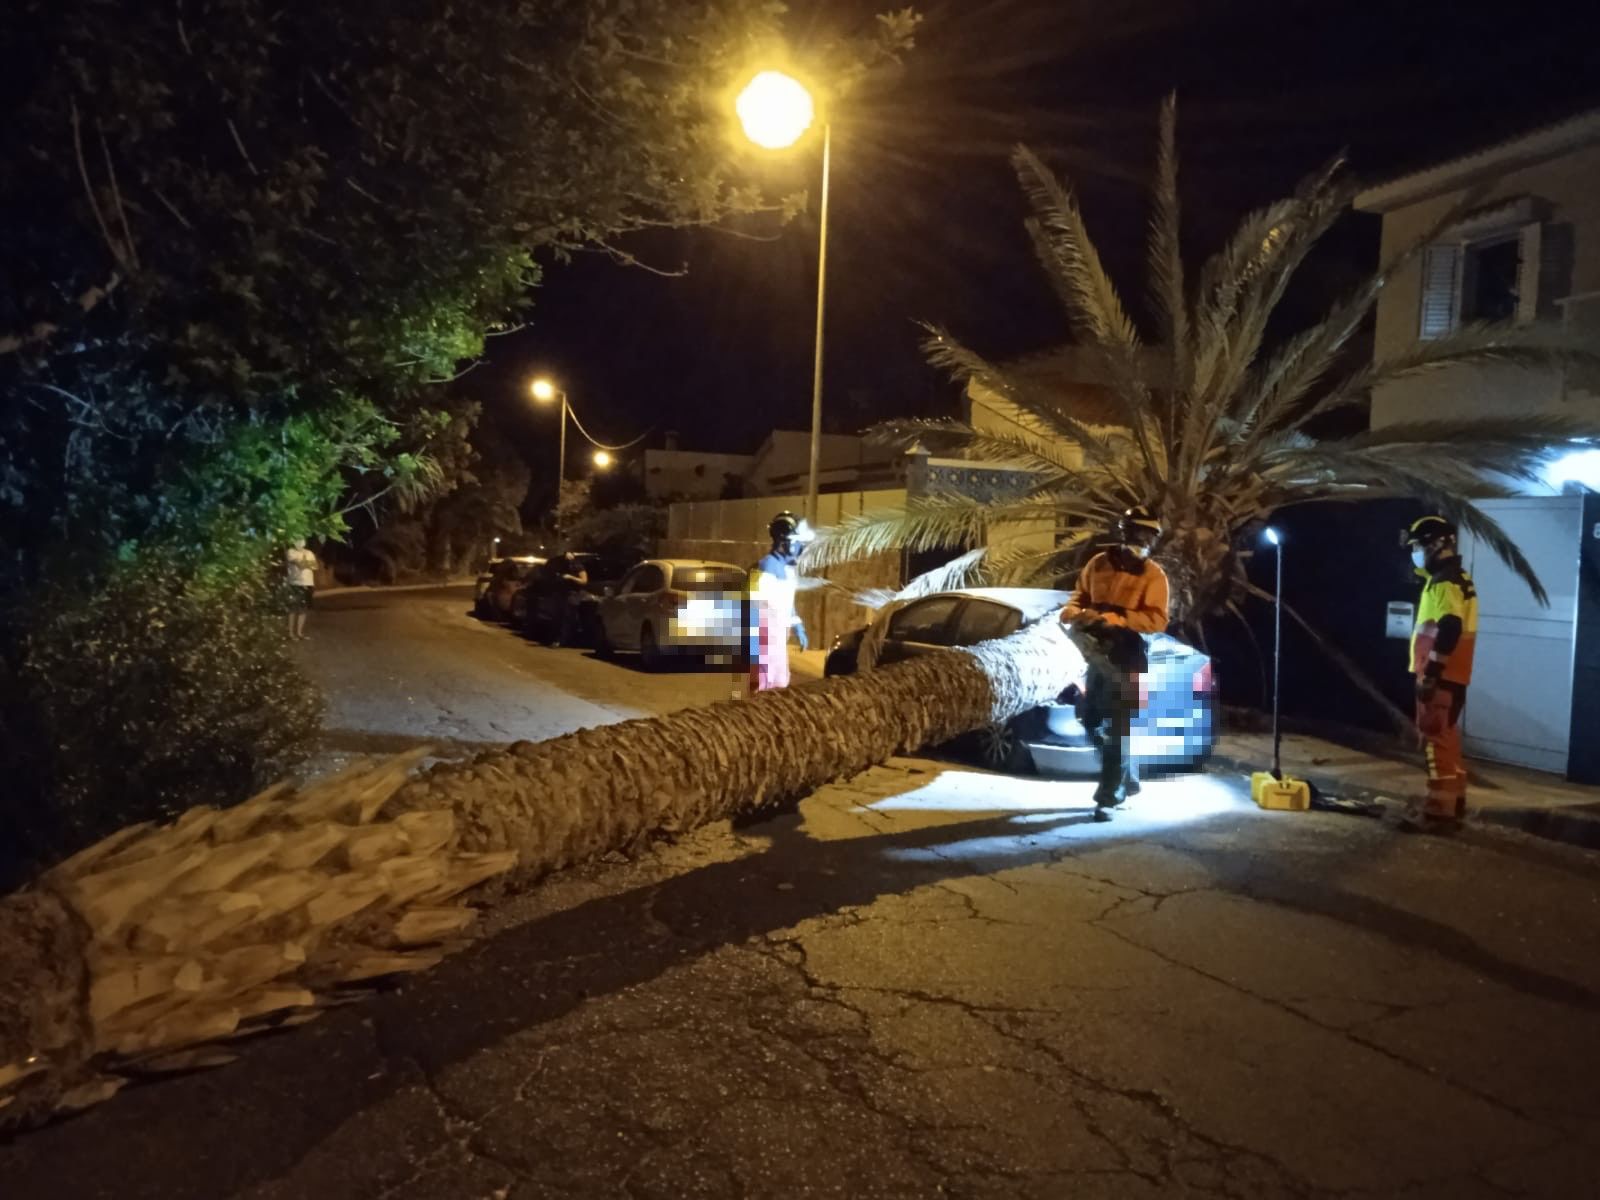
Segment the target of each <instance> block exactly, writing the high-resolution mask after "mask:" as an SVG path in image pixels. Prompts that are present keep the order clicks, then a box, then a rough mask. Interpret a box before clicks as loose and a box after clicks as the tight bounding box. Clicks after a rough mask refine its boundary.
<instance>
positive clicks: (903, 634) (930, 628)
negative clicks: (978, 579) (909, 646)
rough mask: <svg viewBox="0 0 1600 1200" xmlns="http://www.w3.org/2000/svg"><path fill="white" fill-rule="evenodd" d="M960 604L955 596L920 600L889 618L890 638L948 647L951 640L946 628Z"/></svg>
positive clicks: (898, 640)
mask: <svg viewBox="0 0 1600 1200" xmlns="http://www.w3.org/2000/svg"><path fill="white" fill-rule="evenodd" d="M959 603H960V600H959V599H957V598H956V597H954V596H935V597H933V598H932V599H929V600H919V601H918V602H917V603H915V604H913V605H910V606H909V607H907V608H904V609H901V610H900V611H899V612H897V613H896V614H895V615H894V616H893V617H891V618H889V636H890V637H891V638H893V639H894V640H895V641H897V642H922V643H924V644H925V645H933V646H948V645H949V644H950V638H949V634H948V631H947V630H946V629H945V626H946V625H947V624H949V621H950V614H951V612H952V611H954V609H955V606H956V605H957V604H959Z"/></svg>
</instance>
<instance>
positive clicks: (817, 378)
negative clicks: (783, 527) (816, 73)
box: [734, 71, 833, 525]
mask: <svg viewBox="0 0 1600 1200" xmlns="http://www.w3.org/2000/svg"><path fill="white" fill-rule="evenodd" d="M734 111H735V112H736V113H738V115H739V123H740V124H741V125H742V126H743V127H744V133H745V136H746V137H747V138H749V139H750V140H751V141H752V142H754V143H755V144H756V145H757V146H760V147H762V148H763V149H765V150H784V149H787V148H788V147H790V146H792V145H794V144H795V143H796V142H798V141H799V140H800V138H801V136H802V135H804V133H805V132H806V130H807V129H809V128H811V122H812V120H813V119H814V118H815V116H816V102H815V101H814V100H813V99H812V96H811V93H810V91H809V90H807V88H806V86H805V85H804V84H803V83H801V82H800V81H799V80H798V79H796V78H794V76H792V75H786V74H784V73H783V72H782V71H761V72H759V73H758V74H757V75H756V76H755V77H754V78H753V79H751V80H750V82H749V83H747V84H745V86H744V89H743V90H742V91H741V92H740V93H739V96H738V99H737V100H735V101H734ZM832 158H833V126H832V125H831V124H829V123H828V122H823V125H822V200H821V203H820V205H819V218H820V219H819V225H820V229H819V232H818V235H817V340H816V351H815V354H814V357H813V361H812V367H811V461H810V468H809V470H808V471H807V473H806V508H805V515H806V519H807V520H808V521H810V522H811V523H812V524H813V525H815V524H816V522H817V472H818V467H819V465H820V463H821V458H822V363H823V319H824V316H825V315H826V300H827V293H828V185H829V175H830V174H831V167H832Z"/></svg>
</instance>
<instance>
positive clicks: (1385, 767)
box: [1211, 733, 1600, 849]
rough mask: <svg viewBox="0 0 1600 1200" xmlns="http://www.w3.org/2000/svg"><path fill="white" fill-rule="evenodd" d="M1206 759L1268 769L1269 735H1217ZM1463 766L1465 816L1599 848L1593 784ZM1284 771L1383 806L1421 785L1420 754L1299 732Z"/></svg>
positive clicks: (1328, 791)
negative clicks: (1374, 749)
mask: <svg viewBox="0 0 1600 1200" xmlns="http://www.w3.org/2000/svg"><path fill="white" fill-rule="evenodd" d="M1211 761H1212V763H1213V764H1214V765H1215V766H1218V767H1221V768H1223V769H1225V770H1235V771H1241V772H1250V771H1264V770H1268V769H1270V768H1271V766H1272V735H1271V734H1267V733H1228V734H1223V735H1222V737H1220V738H1218V739H1217V748H1216V751H1215V753H1214V754H1213V755H1212V759H1211ZM1468 766H1469V769H1470V771H1471V772H1472V786H1471V789H1470V791H1469V793H1468V796H1467V805H1468V811H1467V819H1468V820H1470V821H1478V822H1482V823H1484V824H1489V825H1501V826H1506V827H1509V828H1512V829H1519V830H1521V831H1522V832H1524V833H1531V834H1534V835H1536V836H1538V837H1544V838H1551V839H1553V840H1555V841H1559V842H1567V843H1570V844H1572V845H1577V846H1585V847H1588V848H1589V849H1600V788H1594V787H1584V786H1582V785H1580V784H1575V783H1567V782H1565V781H1564V780H1561V779H1558V778H1557V777H1555V776H1553V775H1545V774H1541V773H1539V772H1537V771H1526V770H1522V769H1520V768H1517V767H1504V766H1500V765H1498V764H1494V763H1483V762H1479V761H1476V760H1474V761H1472V762H1470V763H1469V764H1468ZM1283 769H1284V772H1285V774H1288V775H1293V776H1295V777H1296V778H1298V779H1304V780H1306V782H1308V783H1310V784H1311V786H1312V787H1313V788H1315V789H1316V790H1317V791H1318V792H1320V793H1322V794H1323V795H1326V796H1330V797H1337V798H1339V799H1351V800H1374V801H1379V802H1382V803H1384V804H1385V805H1386V806H1387V805H1393V804H1404V803H1406V802H1408V801H1410V800H1411V799H1413V798H1415V797H1420V796H1421V795H1422V792H1423V788H1424V784H1425V780H1424V775H1423V767H1422V756H1421V755H1420V754H1419V755H1417V757H1416V760H1415V761H1414V762H1410V761H1406V760H1404V759H1402V758H1399V757H1388V756H1384V755H1379V754H1373V753H1368V752H1366V751H1362V750H1353V749H1351V748H1349V747H1347V746H1341V745H1339V744H1337V743H1335V742H1330V741H1326V740H1324V739H1322V738H1316V737H1309V736H1306V735H1305V734H1291V733H1286V734H1284V736H1283Z"/></svg>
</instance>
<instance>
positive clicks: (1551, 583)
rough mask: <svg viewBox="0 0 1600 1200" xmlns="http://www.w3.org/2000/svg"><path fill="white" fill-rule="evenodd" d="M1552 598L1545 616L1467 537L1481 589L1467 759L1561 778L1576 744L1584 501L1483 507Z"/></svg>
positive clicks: (1555, 499) (1465, 550)
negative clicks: (1574, 662) (1576, 643)
mask: <svg viewBox="0 0 1600 1200" xmlns="http://www.w3.org/2000/svg"><path fill="white" fill-rule="evenodd" d="M1479 507H1480V508H1482V509H1483V511H1484V512H1486V513H1487V514H1489V515H1490V516H1492V517H1493V518H1494V519H1495V520H1497V521H1499V522H1500V524H1501V525H1502V526H1503V527H1504V528H1505V530H1506V532H1507V533H1509V534H1510V535H1511V538H1512V540H1513V541H1515V542H1516V543H1517V545H1519V546H1520V547H1521V548H1522V552H1523V553H1524V554H1525V555H1527V557H1528V560H1529V561H1530V562H1531V563H1532V564H1533V568H1534V570H1535V571H1536V572H1537V573H1538V575H1539V580H1540V582H1541V583H1543V584H1544V587H1545V590H1546V591H1547V592H1548V593H1549V594H1550V607H1549V608H1541V607H1540V606H1539V605H1538V603H1537V602H1535V600H1534V598H1533V595H1532V593H1531V592H1529V590H1528V585H1527V584H1525V583H1524V582H1523V581H1522V580H1521V579H1520V578H1519V577H1518V576H1516V575H1514V574H1513V573H1512V572H1511V570H1510V569H1509V568H1508V567H1506V565H1505V564H1504V563H1502V562H1501V561H1500V559H1499V557H1498V556H1496V555H1495V554H1494V553H1493V552H1492V551H1490V550H1486V549H1484V548H1483V547H1481V546H1479V545H1478V544H1477V543H1476V541H1475V540H1474V539H1472V538H1470V537H1468V538H1465V539H1464V544H1463V546H1462V555H1463V557H1464V558H1465V559H1466V562H1467V569H1468V570H1469V571H1471V572H1472V577H1473V579H1474V580H1475V581H1476V582H1477V585H1478V657H1477V665H1476V666H1475V667H1474V669H1473V677H1472V689H1471V691H1470V692H1469V693H1468V695H1467V711H1466V718H1465V721H1464V723H1463V733H1464V734H1465V737H1466V748H1467V753H1468V754H1471V755H1474V756H1475V757H1478V758H1486V759H1489V760H1491V761H1493V762H1503V763H1514V764H1516V765H1519V766H1525V767H1533V768H1535V769H1537V770H1540V771H1552V772H1555V773H1557V774H1565V773H1566V770H1567V746H1568V743H1569V741H1570V739H1571V734H1572V653H1573V639H1574V637H1575V633H1576V627H1577V612H1578V553H1579V545H1580V541H1579V539H1580V532H1581V530H1580V527H1581V525H1582V520H1583V501H1582V497H1581V496H1576V495H1572V496H1538V497H1527V498H1525V499H1516V500H1486V501H1484V502H1482V503H1481V504H1480V505H1479Z"/></svg>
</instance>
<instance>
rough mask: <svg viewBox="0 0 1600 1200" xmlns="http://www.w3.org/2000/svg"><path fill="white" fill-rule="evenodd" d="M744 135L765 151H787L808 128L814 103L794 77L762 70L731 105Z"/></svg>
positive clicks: (813, 115)
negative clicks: (742, 127)
mask: <svg viewBox="0 0 1600 1200" xmlns="http://www.w3.org/2000/svg"><path fill="white" fill-rule="evenodd" d="M733 110H734V112H736V113H738V114H739V124H741V125H743V126H744V135H745V137H747V138H749V139H750V140H751V141H752V142H754V143H755V144H756V145H758V146H760V147H762V148H763V149H765V150H787V149H788V148H789V147H790V146H792V145H794V144H795V143H796V142H798V141H799V140H800V138H801V137H802V136H803V135H804V134H805V131H806V130H808V129H810V128H811V121H812V119H813V118H814V117H815V116H816V104H815V103H814V102H813V101H812V99H811V93H810V92H809V91H807V90H806V86H805V84H803V83H801V82H800V81H799V80H798V79H796V78H795V77H794V76H793V75H785V74H784V73H783V72H782V71H762V72H760V73H759V74H757V75H756V77H755V78H754V79H752V80H751V81H750V82H749V83H747V84H745V85H744V90H743V91H742V92H740V93H739V98H738V99H737V100H735V101H734V102H733Z"/></svg>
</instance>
